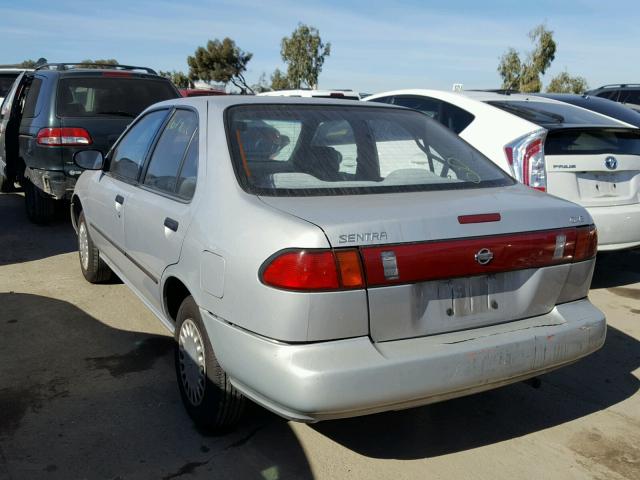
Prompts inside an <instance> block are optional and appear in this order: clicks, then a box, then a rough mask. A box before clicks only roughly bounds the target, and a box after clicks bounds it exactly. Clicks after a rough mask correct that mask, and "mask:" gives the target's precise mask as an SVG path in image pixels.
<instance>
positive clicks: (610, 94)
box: [596, 90, 619, 100]
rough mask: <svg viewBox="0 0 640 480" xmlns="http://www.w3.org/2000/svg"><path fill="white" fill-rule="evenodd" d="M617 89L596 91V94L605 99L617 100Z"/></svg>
mask: <svg viewBox="0 0 640 480" xmlns="http://www.w3.org/2000/svg"><path fill="white" fill-rule="evenodd" d="M618 92H619V90H604V91H602V92H600V93H598V94H597V95H596V96H597V97H601V98H606V99H607V100H617V99H618Z"/></svg>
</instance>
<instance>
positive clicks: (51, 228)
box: [0, 193, 77, 266]
mask: <svg viewBox="0 0 640 480" xmlns="http://www.w3.org/2000/svg"><path fill="white" fill-rule="evenodd" d="M0 219H2V225H0V243H1V244H2V246H3V248H2V249H0V266H2V265H11V264H14V263H22V262H29V261H32V260H39V259H42V258H47V257H51V256H54V255H59V254H61V253H69V252H74V251H76V250H77V242H76V235H75V232H74V231H73V228H72V226H71V221H70V219H69V209H68V208H66V205H60V208H58V211H57V212H56V219H55V220H54V221H53V222H51V223H50V224H49V225H42V226H40V225H34V224H33V223H31V222H30V221H29V219H27V214H26V212H25V206H24V196H23V195H22V194H20V193H8V194H0Z"/></svg>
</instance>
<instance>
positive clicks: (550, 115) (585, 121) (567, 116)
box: [487, 100, 620, 127]
mask: <svg viewBox="0 0 640 480" xmlns="http://www.w3.org/2000/svg"><path fill="white" fill-rule="evenodd" d="M487 103H488V104H490V105H493V106H494V107H498V108H500V109H502V110H504V111H506V112H509V113H512V114H514V115H517V116H518V117H520V118H523V119H525V120H528V121H529V122H533V123H537V124H538V125H542V126H550V127H554V126H557V125H562V124H574V125H601V126H605V125H611V126H612V127H617V126H620V124H619V123H617V122H616V121H614V120H611V119H609V118H607V117H604V116H602V115H598V114H597V113H594V112H591V111H589V110H585V109H584V108H579V107H574V106H573V105H568V104H566V103H560V102H558V103H551V102H535V101H527V100H509V101H489V102H487Z"/></svg>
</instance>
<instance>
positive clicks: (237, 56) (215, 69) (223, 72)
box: [187, 37, 254, 93]
mask: <svg viewBox="0 0 640 480" xmlns="http://www.w3.org/2000/svg"><path fill="white" fill-rule="evenodd" d="M252 57H253V54H252V53H249V52H245V51H243V50H242V49H240V48H239V47H238V46H237V45H236V42H234V41H233V40H232V39H230V38H228V37H227V38H225V39H223V40H222V41H220V40H218V39H217V38H216V39H215V40H209V41H208V42H207V45H206V47H198V48H197V49H196V51H195V53H194V55H193V56H189V57H187V63H188V64H189V78H190V79H191V80H204V81H205V82H210V81H215V82H221V83H224V84H225V85H226V84H228V83H232V84H233V85H235V86H236V87H237V88H239V89H240V91H241V92H242V93H247V92H249V93H254V92H253V89H252V88H251V87H250V86H249V85H248V84H247V81H246V80H245V78H244V72H246V70H247V63H249V60H251V58H252Z"/></svg>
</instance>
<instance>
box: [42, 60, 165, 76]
mask: <svg viewBox="0 0 640 480" xmlns="http://www.w3.org/2000/svg"><path fill="white" fill-rule="evenodd" d="M88 66H90V67H100V68H104V69H111V70H128V71H131V70H141V71H143V72H146V73H150V74H152V75H157V72H156V71H155V70H153V69H152V68H149V67H136V66H133V65H121V64H119V63H95V62H76V63H45V64H44V65H38V66H37V67H36V70H43V69H49V70H75V69H77V68H86V67H88ZM51 67H54V68H51Z"/></svg>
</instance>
